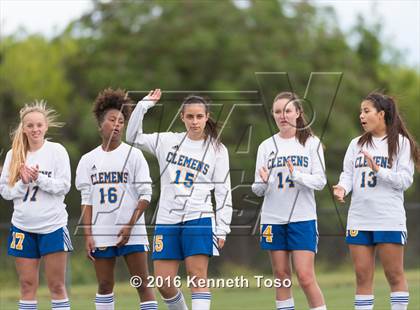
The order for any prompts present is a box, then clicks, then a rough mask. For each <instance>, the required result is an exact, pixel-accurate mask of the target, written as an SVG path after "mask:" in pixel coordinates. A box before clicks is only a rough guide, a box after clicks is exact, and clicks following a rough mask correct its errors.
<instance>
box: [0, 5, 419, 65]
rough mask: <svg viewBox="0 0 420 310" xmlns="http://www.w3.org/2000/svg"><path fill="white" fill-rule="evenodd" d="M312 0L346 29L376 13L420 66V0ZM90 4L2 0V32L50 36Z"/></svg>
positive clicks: (389, 39)
mask: <svg viewBox="0 0 420 310" xmlns="http://www.w3.org/2000/svg"><path fill="white" fill-rule="evenodd" d="M239 1H240V0H239ZM312 2H313V3H316V4H317V5H320V6H322V5H331V6H333V7H334V8H335V10H336V12H337V15H338V20H339V23H340V26H341V28H342V29H343V30H344V31H346V30H348V29H350V27H351V26H352V25H354V23H355V21H356V18H357V14H361V15H363V16H364V17H365V18H366V20H367V21H368V22H369V21H370V20H372V16H376V17H377V18H379V19H381V20H383V25H384V33H383V38H382V40H386V41H387V42H390V43H392V44H391V45H392V46H394V47H396V48H398V49H399V50H402V51H405V53H406V59H405V62H406V63H407V64H409V65H410V66H412V67H417V69H419V67H420V0H399V1H394V0H382V1H377V0H376V1H373V0H335V1H333V0H317V1H312ZM90 7H91V4H90V1H87V0H55V1H54V0H0V35H2V36H3V35H7V34H11V33H13V32H14V31H16V30H17V29H18V28H19V27H20V26H23V27H24V28H25V29H26V30H27V31H28V32H29V33H34V32H41V33H43V34H45V35H46V36H52V35H54V34H57V33H59V32H60V31H61V30H62V29H63V28H64V27H65V26H66V25H67V23H68V22H69V21H71V20H73V19H75V18H77V17H79V16H80V15H81V14H82V13H83V12H85V11H86V10H88V9H89V8H90Z"/></svg>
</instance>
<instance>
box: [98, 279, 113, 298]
mask: <svg viewBox="0 0 420 310" xmlns="http://www.w3.org/2000/svg"><path fill="white" fill-rule="evenodd" d="M113 290H114V281H110V280H100V281H99V282H98V294H101V295H106V294H111V293H112V292H113Z"/></svg>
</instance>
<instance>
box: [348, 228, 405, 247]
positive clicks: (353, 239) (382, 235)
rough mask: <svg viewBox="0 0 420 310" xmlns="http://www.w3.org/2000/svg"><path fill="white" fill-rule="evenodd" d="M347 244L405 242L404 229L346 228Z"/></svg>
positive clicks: (402, 243)
mask: <svg viewBox="0 0 420 310" xmlns="http://www.w3.org/2000/svg"><path fill="white" fill-rule="evenodd" d="M346 243H347V244H358V245H376V244H378V243H396V244H401V245H404V244H407V232H406V231H366V230H347V232H346Z"/></svg>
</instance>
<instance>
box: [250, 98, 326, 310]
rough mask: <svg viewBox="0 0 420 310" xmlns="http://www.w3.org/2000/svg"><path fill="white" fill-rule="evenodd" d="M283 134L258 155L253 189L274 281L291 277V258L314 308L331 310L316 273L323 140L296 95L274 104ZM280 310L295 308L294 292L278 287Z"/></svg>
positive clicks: (322, 184) (322, 179) (266, 144)
mask: <svg viewBox="0 0 420 310" xmlns="http://www.w3.org/2000/svg"><path fill="white" fill-rule="evenodd" d="M273 118H274V120H275V122H276V124H277V127H278V129H279V132H278V133H276V134H275V135H274V136H272V137H270V138H268V139H267V140H265V141H263V142H262V143H261V144H260V146H259V148H258V153H257V163H256V170H255V182H254V184H253V185H252V190H253V192H254V193H255V194H256V195H257V196H260V197H261V196H264V202H263V206H262V213H261V248H262V249H264V250H268V251H269V255H270V259H271V265H272V268H273V273H274V277H275V278H277V279H281V280H285V279H290V278H291V267H290V259H291V260H292V262H293V266H294V268H295V269H296V274H297V278H298V281H299V285H300V286H301V287H302V289H303V291H304V293H305V295H306V298H307V300H308V304H309V306H310V309H317V310H322V309H326V306H325V302H324V297H323V296H322V292H321V290H320V288H319V286H318V284H317V282H316V278H315V272H314V260H315V253H316V251H317V243H318V231H317V222H316V218H317V217H316V205H315V197H314V190H322V189H323V187H324V186H325V184H326V177H325V173H324V167H325V165H324V154H323V149H322V145H321V143H320V140H319V139H318V138H317V137H315V136H314V135H313V134H312V131H311V129H310V128H309V126H307V125H306V122H305V118H304V113H303V108H302V105H301V104H300V102H299V99H298V97H297V95H296V94H294V93H291V92H281V93H280V94H278V95H277V96H276V97H275V99H274V103H273ZM276 309H277V310H279V309H282V310H286V309H287V310H291V309H294V301H293V297H292V292H291V289H290V288H287V287H280V288H276Z"/></svg>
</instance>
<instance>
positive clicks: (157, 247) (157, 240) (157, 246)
mask: <svg viewBox="0 0 420 310" xmlns="http://www.w3.org/2000/svg"><path fill="white" fill-rule="evenodd" d="M162 239H163V236H162V235H156V236H154V238H153V249H154V251H155V252H161V251H162V250H163V240H162Z"/></svg>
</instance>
